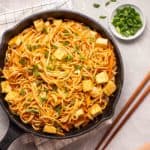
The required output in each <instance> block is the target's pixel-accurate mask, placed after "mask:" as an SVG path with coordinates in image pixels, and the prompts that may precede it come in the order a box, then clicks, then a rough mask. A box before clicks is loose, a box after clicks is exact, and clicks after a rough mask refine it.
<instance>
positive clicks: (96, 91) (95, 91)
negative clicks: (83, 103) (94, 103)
mask: <svg viewBox="0 0 150 150" xmlns="http://www.w3.org/2000/svg"><path fill="white" fill-rule="evenodd" d="M102 93H103V90H102V88H101V87H94V88H93V89H92V91H91V96H92V97H99V96H101V95H102Z"/></svg>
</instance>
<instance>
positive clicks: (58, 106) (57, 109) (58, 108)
mask: <svg viewBox="0 0 150 150" xmlns="http://www.w3.org/2000/svg"><path fill="white" fill-rule="evenodd" d="M54 109H55V111H56V112H57V113H58V115H60V113H61V109H62V106H61V105H57V106H56V107H55V108H54Z"/></svg>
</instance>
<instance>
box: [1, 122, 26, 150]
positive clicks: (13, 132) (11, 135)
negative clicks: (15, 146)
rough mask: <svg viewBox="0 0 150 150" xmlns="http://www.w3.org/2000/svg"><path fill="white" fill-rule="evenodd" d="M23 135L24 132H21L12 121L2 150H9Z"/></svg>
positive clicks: (3, 141)
mask: <svg viewBox="0 0 150 150" xmlns="http://www.w3.org/2000/svg"><path fill="white" fill-rule="evenodd" d="M23 133H24V131H23V130H21V129H20V128H19V127H17V126H16V125H15V124H14V123H12V122H11V121H10V122H9V127H8V131H7V133H6V135H5V136H4V138H3V139H2V141H1V142H0V150H7V149H8V147H9V146H10V145H11V143H12V142H13V141H14V140H15V139H17V138H18V137H19V136H21V135H22V134H23Z"/></svg>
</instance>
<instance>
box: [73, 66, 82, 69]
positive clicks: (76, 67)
mask: <svg viewBox="0 0 150 150" xmlns="http://www.w3.org/2000/svg"><path fill="white" fill-rule="evenodd" d="M74 68H75V70H81V69H82V66H81V65H75V66H74Z"/></svg>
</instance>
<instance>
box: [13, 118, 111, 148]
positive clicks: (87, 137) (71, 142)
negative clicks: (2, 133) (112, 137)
mask: <svg viewBox="0 0 150 150" xmlns="http://www.w3.org/2000/svg"><path fill="white" fill-rule="evenodd" d="M111 123H112V120H111V119H110V120H108V121H106V122H104V123H103V124H101V125H100V126H98V127H97V128H95V129H94V130H92V131H90V132H88V133H87V134H84V135H82V136H78V137H74V138H70V139H64V140H53V139H46V138H41V137H37V136H33V135H31V134H24V135H23V136H21V137H20V138H19V139H17V140H16V141H15V142H14V143H15V145H18V143H21V144H23V145H24V146H23V147H27V145H31V143H33V144H34V146H35V149H38V150H67V149H68V150H69V149H70V148H71V147H74V146H76V149H78V150H79V149H80V148H79V147H80V146H81V144H85V143H86V148H85V149H86V150H91V149H93V148H94V147H95V145H96V144H97V142H98V140H96V139H100V138H101V137H102V135H103V134H104V132H105V131H106V130H107V129H108V127H109V126H110V124H111ZM97 133H99V134H97ZM85 141H86V142H85ZM14 143H13V144H14ZM13 144H12V147H17V146H13ZM18 147H19V145H18ZM77 147H78V148H77ZM82 147H84V146H82ZM10 148H11V147H10ZM12 149H13V148H11V149H10V150H12Z"/></svg>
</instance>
